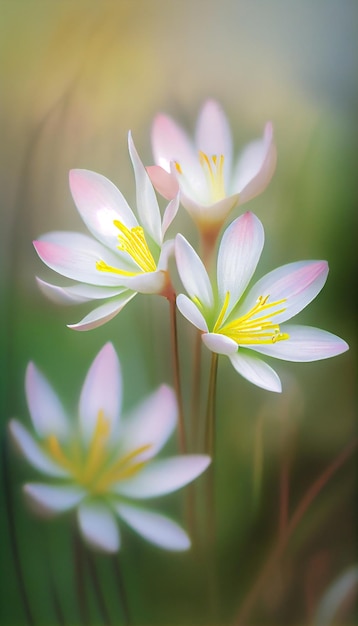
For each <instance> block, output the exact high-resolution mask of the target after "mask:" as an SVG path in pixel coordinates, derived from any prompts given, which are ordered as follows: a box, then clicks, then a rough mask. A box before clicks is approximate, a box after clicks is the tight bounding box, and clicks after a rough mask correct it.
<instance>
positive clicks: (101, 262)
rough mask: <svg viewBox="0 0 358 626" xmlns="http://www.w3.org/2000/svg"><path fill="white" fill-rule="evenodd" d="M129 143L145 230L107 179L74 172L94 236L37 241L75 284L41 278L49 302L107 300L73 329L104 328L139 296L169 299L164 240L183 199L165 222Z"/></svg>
mask: <svg viewBox="0 0 358 626" xmlns="http://www.w3.org/2000/svg"><path fill="white" fill-rule="evenodd" d="M128 144H129V153H130V156H131V160H132V163H133V168H134V173H135V179H136V195H137V209H138V215H139V218H140V222H141V225H139V223H138V221H137V218H136V217H135V215H134V213H133V211H132V210H131V209H130V207H129V206H128V204H127V202H126V200H125V198H124V197H123V195H122V194H121V192H120V191H119V190H118V189H117V187H115V185H114V184H113V183H111V182H110V181H109V180H108V179H107V178H105V177H104V176H102V175H100V174H97V173H96V172H91V171H88V170H72V171H71V172H70V188H71V192H72V196H73V199H74V202H75V204H76V206H77V209H78V211H79V213H80V215H81V217H82V219H83V221H84V222H85V224H86V226H87V228H88V230H89V231H90V232H91V234H92V235H93V237H90V236H88V235H84V234H81V233H74V232H50V233H47V234H45V235H43V236H42V237H40V239H39V240H38V241H34V246H35V249H36V251H37V253H38V255H39V257H40V258H41V259H42V261H43V262H44V263H46V265H48V267H50V268H51V269H53V270H55V271H56V272H58V273H59V274H61V275H62V276H65V277H66V278H70V279H72V280H74V281H76V282H75V283H74V284H72V285H71V286H68V287H61V286H57V285H52V284H49V283H46V282H44V281H43V280H40V279H38V282H39V285H40V287H41V289H42V290H43V291H44V292H45V293H46V295H48V296H49V297H50V298H51V299H53V300H55V301H56V302H61V303H65V304H66V303H71V304H72V303H79V302H86V301H90V300H94V301H98V300H102V299H108V302H106V303H105V304H102V305H101V306H99V307H97V308H96V309H94V310H93V311H92V312H91V313H90V314H88V315H87V316H86V317H85V318H84V319H82V320H81V321H80V322H78V323H77V324H72V325H70V328H75V329H77V330H88V329H91V328H95V327H96V326H100V325H101V324H104V323H105V322H107V321H108V320H110V319H112V318H113V317H114V316H115V315H116V314H117V313H119V311H120V310H121V309H122V308H123V307H124V306H125V305H126V304H127V303H128V302H129V301H130V300H131V299H132V298H133V297H134V295H135V294H136V293H137V292H140V293H145V294H150V293H156V294H162V295H165V294H166V289H167V287H168V282H169V277H168V271H167V270H168V258H169V256H170V254H171V253H172V251H173V241H166V242H164V241H163V240H164V235H165V233H166V230H167V228H168V226H169V225H170V224H171V222H172V220H173V219H174V217H175V214H176V212H177V209H178V203H179V198H178V197H175V198H174V199H173V200H171V201H170V202H169V204H168V206H167V208H166V210H165V212H164V216H163V219H162V218H161V214H160V210H159V206H158V202H157V199H156V195H155V191H154V189H153V186H152V184H151V182H150V180H149V177H148V174H147V172H146V170H145V168H144V166H143V164H142V162H141V160H140V158H139V156H138V154H137V151H136V149H135V147H134V144H133V141H132V138H131V135H130V134H129V138H128Z"/></svg>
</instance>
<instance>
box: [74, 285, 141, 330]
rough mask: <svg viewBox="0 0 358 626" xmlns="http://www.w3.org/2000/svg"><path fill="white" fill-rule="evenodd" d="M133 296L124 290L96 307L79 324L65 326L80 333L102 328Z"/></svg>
mask: <svg viewBox="0 0 358 626" xmlns="http://www.w3.org/2000/svg"><path fill="white" fill-rule="evenodd" d="M135 295H137V294H136V292H134V293H133V292H132V291H129V290H127V289H126V290H125V292H123V294H122V295H121V296H119V297H117V298H115V299H113V300H110V301H109V302H106V303H105V304H102V305H101V306H99V307H97V308H96V309H94V310H93V311H91V313H88V315H86V316H85V317H84V318H83V319H82V320H80V321H79V322H77V323H75V324H67V326H68V328H71V329H72V330H81V331H82V330H92V329H93V328H98V327H99V326H103V324H106V323H107V322H109V321H110V320H111V319H113V318H114V317H115V316H116V315H118V313H120V311H121V310H122V309H123V308H124V307H125V306H126V304H128V302H130V301H131V300H132V299H133V298H134V296H135Z"/></svg>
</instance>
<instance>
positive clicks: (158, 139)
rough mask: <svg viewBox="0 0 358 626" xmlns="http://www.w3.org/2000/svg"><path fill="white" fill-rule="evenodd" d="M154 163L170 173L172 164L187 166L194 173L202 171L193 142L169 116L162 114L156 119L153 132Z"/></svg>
mask: <svg viewBox="0 0 358 626" xmlns="http://www.w3.org/2000/svg"><path fill="white" fill-rule="evenodd" d="M151 139H152V152H153V157H154V162H155V164H156V165H160V166H161V167H162V168H163V169H164V170H166V171H167V172H170V162H171V161H176V162H178V163H180V165H181V166H183V164H185V165H186V166H187V167H188V168H191V169H192V171H193V173H195V172H196V171H197V170H199V169H200V165H199V161H198V156H197V154H196V151H195V149H194V147H193V144H192V141H191V140H190V139H189V137H188V135H187V134H186V133H185V132H184V130H183V129H182V128H181V127H180V126H178V124H177V123H176V122H174V120H173V119H172V118H170V117H169V116H168V115H163V114H162V113H160V114H159V115H157V116H156V117H155V119H154V122H153V126H152V132H151Z"/></svg>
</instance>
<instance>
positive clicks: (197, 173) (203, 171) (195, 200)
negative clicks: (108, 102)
mask: <svg viewBox="0 0 358 626" xmlns="http://www.w3.org/2000/svg"><path fill="white" fill-rule="evenodd" d="M152 151H153V157H154V162H155V165H154V166H151V167H148V168H147V171H148V173H149V175H150V177H151V180H152V182H153V184H154V186H155V187H156V189H157V190H158V191H159V192H160V193H161V194H162V195H163V196H164V197H165V198H172V197H173V196H174V195H175V193H176V192H177V189H178V186H179V188H180V192H181V196H180V197H181V202H182V204H183V206H184V207H185V208H186V209H187V211H188V212H189V213H190V215H191V216H192V218H193V219H194V221H195V222H196V223H197V225H198V227H199V229H201V230H203V231H207V230H211V229H216V230H217V229H218V227H220V226H221V224H222V223H223V222H224V220H225V218H226V217H227V215H228V214H229V213H230V211H231V209H232V208H233V207H234V206H235V205H237V204H243V203H244V202H248V201H249V200H251V199H252V198H254V197H255V196H257V195H258V194H260V193H261V192H262V191H264V189H265V188H266V186H267V185H268V183H269V182H270V180H271V178H272V175H273V173H274V171H275V167H276V147H275V144H274V140H273V129H272V124H271V123H267V124H266V127H265V130H264V134H263V137H262V138H261V139H258V140H257V141H253V142H252V143H250V144H248V145H247V146H246V148H245V149H244V150H243V152H242V153H241V155H240V157H239V159H238V160H237V161H236V162H234V161H233V146H232V137H231V132H230V128H229V124H228V121H227V118H226V116H225V114H224V112H223V110H222V109H221V107H220V106H219V104H218V103H217V102H215V101H213V100H207V101H206V102H205V104H204V106H203V107H202V109H201V111H200V114H199V118H198V122H197V125H196V132H195V140H194V142H193V141H191V139H190V138H189V137H188V135H187V134H186V133H185V131H184V130H183V129H182V128H180V126H178V125H177V124H176V123H175V122H174V120H172V119H171V118H170V117H168V116H167V115H163V114H159V115H157V117H156V118H155V119H154V122H153V128H152Z"/></svg>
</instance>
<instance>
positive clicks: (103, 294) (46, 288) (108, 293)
mask: <svg viewBox="0 0 358 626" xmlns="http://www.w3.org/2000/svg"><path fill="white" fill-rule="evenodd" d="M36 281H37V284H38V286H39V287H40V289H41V291H42V293H44V294H45V296H47V297H48V298H49V299H50V300H52V302H55V303H56V304H80V303H81V302H88V301H89V300H100V299H102V298H111V297H114V296H118V295H119V294H121V293H123V292H124V291H127V290H125V288H124V287H98V286H95V285H86V284H85V283H76V284H74V285H70V286H68V287H60V286H59V285H52V284H51V283H47V282H45V281H44V280H42V279H41V278H38V277H36Z"/></svg>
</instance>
